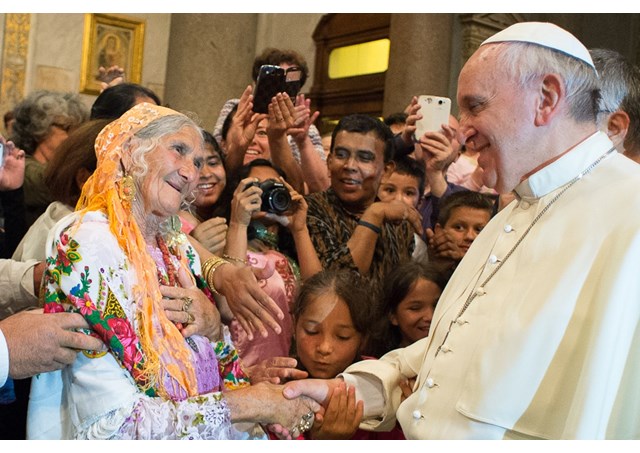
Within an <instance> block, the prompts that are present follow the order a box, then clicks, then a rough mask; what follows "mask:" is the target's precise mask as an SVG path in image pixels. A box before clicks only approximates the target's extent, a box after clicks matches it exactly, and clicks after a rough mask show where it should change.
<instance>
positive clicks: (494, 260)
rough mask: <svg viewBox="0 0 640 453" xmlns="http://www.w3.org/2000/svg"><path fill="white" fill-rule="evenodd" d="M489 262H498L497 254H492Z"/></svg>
mask: <svg viewBox="0 0 640 453" xmlns="http://www.w3.org/2000/svg"><path fill="white" fill-rule="evenodd" d="M489 262H490V263H491V264H496V263H497V262H498V257H497V256H495V255H491V256H490V257H489Z"/></svg>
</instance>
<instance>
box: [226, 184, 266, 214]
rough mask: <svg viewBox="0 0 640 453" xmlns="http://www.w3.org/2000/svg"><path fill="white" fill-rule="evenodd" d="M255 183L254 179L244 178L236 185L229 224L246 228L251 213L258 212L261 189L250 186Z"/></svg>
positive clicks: (260, 201) (260, 202)
mask: <svg viewBox="0 0 640 453" xmlns="http://www.w3.org/2000/svg"><path fill="white" fill-rule="evenodd" d="M256 182H258V180H257V179H256V178H245V179H243V180H242V181H240V184H238V187H237V188H236V190H235V192H233V200H231V218H230V220H229V223H235V224H237V225H243V226H248V225H249V223H251V216H252V215H253V213H254V212H258V211H260V205H261V204H262V198H261V196H262V189H260V187H258V186H257V185H251V184H252V183H256Z"/></svg>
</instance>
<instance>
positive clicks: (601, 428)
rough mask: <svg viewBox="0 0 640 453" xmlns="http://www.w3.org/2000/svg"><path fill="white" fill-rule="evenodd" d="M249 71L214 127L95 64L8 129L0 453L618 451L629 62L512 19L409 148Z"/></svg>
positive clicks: (626, 360)
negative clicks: (315, 446) (274, 445)
mask: <svg viewBox="0 0 640 453" xmlns="http://www.w3.org/2000/svg"><path fill="white" fill-rule="evenodd" d="M265 64H266V65H277V66H280V67H281V68H283V69H284V70H285V71H296V72H299V73H300V74H301V78H300V81H299V84H298V86H297V87H296V91H295V92H281V93H278V94H276V95H275V96H274V97H273V98H272V99H271V102H270V104H269V105H268V108H267V112H266V113H256V112H254V110H253V109H254V105H253V100H254V98H253V94H254V89H255V86H254V85H249V86H247V88H246V89H245V90H244V91H243V93H241V94H240V96H239V98H234V99H231V100H229V101H228V102H227V103H225V105H224V106H223V108H222V109H221V112H220V115H219V118H218V120H217V123H216V124H215V125H212V127H211V128H208V127H207V126H203V125H201V124H198V123H197V122H196V120H194V119H193V118H191V117H189V116H187V115H185V114H182V113H180V112H178V111H175V110H172V109H170V108H167V107H163V106H162V105H161V104H162V102H161V100H160V99H159V97H158V96H157V95H156V94H155V93H153V92H152V91H150V90H149V89H147V88H145V87H142V86H140V85H136V84H132V83H128V82H126V81H125V80H123V79H124V74H122V73H121V71H120V70H118V68H109V69H108V70H104V69H103V71H102V72H103V73H107V72H111V73H117V74H118V77H117V78H115V79H114V80H113V81H111V82H110V83H104V84H103V88H104V89H103V91H102V92H101V94H100V95H99V96H98V97H97V98H96V100H95V102H94V103H93V105H92V107H91V109H87V108H86V107H84V105H83V104H82V102H81V101H80V99H79V97H78V96H77V95H74V94H70V93H57V92H50V91H36V92H33V93H31V94H30V95H29V96H27V97H26V98H25V99H24V100H23V101H22V102H20V103H19V104H18V105H17V106H15V108H14V109H13V110H12V112H11V113H10V114H9V115H5V126H7V131H8V132H9V133H8V136H7V137H1V136H0V145H2V153H1V154H2V165H1V166H0V189H1V192H0V193H1V194H2V197H1V199H0V200H1V201H2V214H3V216H4V229H5V231H4V235H3V259H2V260H1V261H0V268H1V271H2V272H1V277H0V289H2V291H0V386H1V387H0V425H2V428H1V429H2V433H1V435H2V436H3V438H29V439H274V440H277V439H354V440H364V439H394V440H400V439H536V438H542V439H604V438H616V439H621V438H631V439H637V438H640V419H639V416H638V414H640V389H639V388H640V387H639V386H638V385H637V381H636V379H635V378H636V377H637V370H638V369H639V366H640V364H639V363H638V360H639V359H640V340H639V339H638V338H637V337H638V334H637V332H638V331H640V329H638V324H639V321H640V305H639V304H638V303H637V302H638V298H639V297H640V285H639V284H638V279H637V278H636V277H635V275H634V272H635V271H633V269H637V267H636V266H638V265H640V262H638V261H639V260H640V253H639V251H638V250H636V247H640V242H639V241H638V238H640V217H639V216H640V209H638V208H640V206H639V204H640V198H639V197H638V196H636V195H635V193H636V192H635V191H634V190H633V188H634V186H633V184H634V182H633V181H634V179H633V178H639V177H640V167H638V161H640V159H638V155H639V153H638V149H640V139H639V137H640V122H639V121H640V70H639V69H638V68H637V67H635V66H634V65H632V64H630V63H629V62H628V61H626V60H625V59H624V58H623V57H622V56H621V55H620V54H618V53H617V52H614V51H611V50H608V49H592V50H588V49H587V48H585V46H584V45H583V44H582V43H581V42H580V41H579V40H578V39H576V38H575V37H574V36H573V35H571V34H570V33H568V32H567V31H565V30H563V29H561V28H559V27H557V26H555V25H553V24H549V23H537V22H524V23H519V24H515V25H513V26H511V27H508V28H507V29H505V30H503V31H501V32H499V33H497V34H496V35H494V36H493V37H491V38H489V39H487V40H486V41H485V42H483V43H482V44H481V46H480V47H479V48H478V50H477V51H476V52H475V53H474V54H473V55H472V56H471V58H470V59H469V60H468V61H467V62H466V64H465V65H464V67H463V68H462V70H461V72H460V75H459V79H458V93H457V106H458V110H459V116H457V117H456V116H454V115H451V116H450V119H449V122H448V123H447V124H442V125H440V128H439V129H438V130H434V131H427V132H425V133H424V134H423V135H422V136H416V122H418V121H419V120H420V119H421V118H422V113H421V111H420V110H421V108H420V105H419V103H418V98H417V95H418V94H420V93H416V96H415V97H413V98H412V99H410V100H408V103H407V107H406V109H405V111H404V112H399V113H397V114H392V115H389V116H388V117H386V118H384V120H383V119H380V118H376V117H373V116H370V115H365V114H360V113H353V114H349V115H346V116H344V117H342V118H341V119H340V120H339V121H338V123H337V124H336V125H335V127H334V128H333V130H331V131H324V132H325V133H324V134H323V135H321V134H320V131H319V130H318V129H317V128H316V126H315V125H314V123H315V121H316V119H317V118H318V115H319V112H315V111H313V110H312V108H311V100H310V99H308V98H306V97H305V95H304V94H301V93H299V92H298V90H299V89H300V88H301V87H302V86H304V83H305V81H306V79H307V77H308V67H307V64H306V61H305V59H304V57H303V56H301V55H300V54H299V53H297V52H295V51H293V50H282V49H266V50H265V51H264V52H262V53H261V54H260V55H258V56H257V57H256V59H255V62H254V66H253V68H252V75H253V79H254V82H256V79H257V77H258V74H259V72H260V67H261V66H262V65H265ZM9 122H10V123H9ZM325 142H326V143H325ZM594 204H595V205H596V206H597V207H598V209H597V210H595V209H593V206H594ZM633 263H636V264H633ZM634 301H635V302H634ZM32 376H35V377H34V378H33V379H29V378H31V377H32Z"/></svg>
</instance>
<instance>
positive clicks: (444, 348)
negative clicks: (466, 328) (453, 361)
mask: <svg viewBox="0 0 640 453" xmlns="http://www.w3.org/2000/svg"><path fill="white" fill-rule="evenodd" d="M440 350H441V351H442V352H445V353H446V352H449V351H451V348H450V347H449V346H447V345H446V344H443V345H442V346H440Z"/></svg>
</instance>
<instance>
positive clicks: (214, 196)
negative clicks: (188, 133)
mask: <svg viewBox="0 0 640 453" xmlns="http://www.w3.org/2000/svg"><path fill="white" fill-rule="evenodd" d="M204 149H205V160H204V165H203V167H202V170H200V177H199V178H198V185H197V186H196V189H197V190H196V200H195V202H194V203H193V204H194V205H195V206H197V207H199V208H207V207H209V206H213V205H214V204H215V203H216V202H217V201H218V199H219V198H220V195H221V194H222V191H223V190H224V188H225V186H226V185H227V173H226V172H225V170H224V165H223V164H222V159H221V157H220V154H218V152H217V151H216V150H215V149H214V148H213V145H211V144H209V143H205V144H204Z"/></svg>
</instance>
